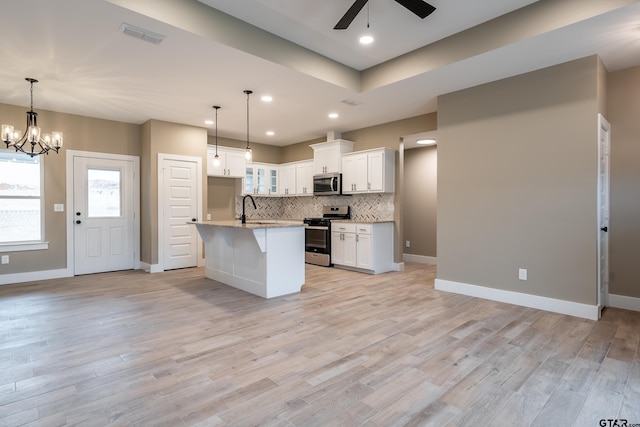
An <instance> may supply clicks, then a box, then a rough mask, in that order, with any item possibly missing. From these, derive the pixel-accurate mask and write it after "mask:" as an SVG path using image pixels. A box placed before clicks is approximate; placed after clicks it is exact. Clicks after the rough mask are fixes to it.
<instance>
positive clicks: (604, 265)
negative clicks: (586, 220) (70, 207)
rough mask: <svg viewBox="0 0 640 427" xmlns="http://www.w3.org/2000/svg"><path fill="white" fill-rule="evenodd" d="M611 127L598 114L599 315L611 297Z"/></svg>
mask: <svg viewBox="0 0 640 427" xmlns="http://www.w3.org/2000/svg"><path fill="white" fill-rule="evenodd" d="M610 132H611V125H610V124H609V122H608V121H607V120H606V119H605V118H604V117H603V116H602V115H601V114H598V158H599V161H598V227H599V231H598V315H600V314H601V313H602V309H603V308H604V307H606V306H607V305H608V296H609V149H610Z"/></svg>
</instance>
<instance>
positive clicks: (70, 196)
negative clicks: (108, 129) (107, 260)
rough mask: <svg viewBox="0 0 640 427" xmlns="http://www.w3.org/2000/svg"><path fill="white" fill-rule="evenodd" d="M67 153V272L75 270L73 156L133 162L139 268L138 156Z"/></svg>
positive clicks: (135, 265) (135, 246) (135, 256)
mask: <svg viewBox="0 0 640 427" xmlns="http://www.w3.org/2000/svg"><path fill="white" fill-rule="evenodd" d="M66 153H67V158H66V161H67V164H66V168H67V173H66V186H67V200H66V205H67V206H66V210H67V214H66V215H65V217H66V220H67V273H68V276H69V277H71V276H73V275H74V272H75V264H74V263H75V257H74V253H75V239H74V238H73V230H74V228H73V227H72V226H71V224H73V209H72V208H73V200H74V185H73V180H74V176H73V170H74V167H73V164H74V158H75V157H90V158H94V159H106V160H124V161H130V162H133V268H134V269H136V270H137V269H139V268H140V157H138V156H130V155H126V154H110V153H99V152H95V151H78V150H66Z"/></svg>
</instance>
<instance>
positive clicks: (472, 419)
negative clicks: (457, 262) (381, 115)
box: [0, 264, 640, 427]
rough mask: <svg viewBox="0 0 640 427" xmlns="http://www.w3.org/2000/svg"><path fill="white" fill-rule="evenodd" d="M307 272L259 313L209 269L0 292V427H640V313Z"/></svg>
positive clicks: (429, 270) (395, 278)
mask: <svg viewBox="0 0 640 427" xmlns="http://www.w3.org/2000/svg"><path fill="white" fill-rule="evenodd" d="M434 276H435V267H433V266H425V265H419V264H407V268H406V271H404V272H394V273H387V274H382V275H378V276H370V275H363V274H359V273H352V272H348V271H344V270H339V269H328V268H323V267H316V266H310V265H308V266H307V284H306V285H305V286H304V288H303V291H302V292H301V293H299V294H295V295H290V296H286V297H280V298H276V299H271V300H264V299H262V298H259V297H255V296H252V295H250V294H246V293H244V292H242V291H238V290H235V289H233V288H230V287H227V286H224V285H221V284H219V283H216V282H213V281H211V280H208V279H205V278H204V277H203V270H202V269H187V270H178V271H172V272H165V273H160V274H148V273H143V272H140V271H127V272H120V273H107V274H99V275H89V276H81V277H75V278H71V279H59V280H50V281H43V282H39V283H29V284H20V285H7V286H0V426H12V427H13V426H23V425H27V426H63V425H73V426H76V425H78V426H80V425H81V426H107V425H109V426H134V425H135V426H145V427H146V426H156V425H157V426H183V425H197V426H217V425H233V426H252V425H261V426H262V425H264V426H269V425H274V426H323V427H324V426H357V425H363V426H393V425H409V426H417V425H433V426H443V425H451V426H474V427H477V426H489V425H491V426H494V425H495V426H529V425H540V426H560V425H562V426H569V425H576V426H598V425H599V424H598V420H600V419H603V418H604V419H615V418H626V419H628V422H629V423H640V350H639V348H638V343H639V342H640V313H636V312H630V311H624V310H617V309H607V310H606V311H605V313H604V318H603V320H601V321H599V322H593V321H588V320H583V319H578V318H574V317H569V316H563V315H558V314H553V313H548V312H543V311H539V310H534V309H528V308H522V307H517V306H512V305H508V304H502V303H496V302H491V301H486V300H481V299H477V298H471V297H466V296H461V295H455V294H449V293H444V292H439V291H435V290H434V289H433V279H434Z"/></svg>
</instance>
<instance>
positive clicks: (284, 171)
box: [278, 163, 296, 196]
mask: <svg viewBox="0 0 640 427" xmlns="http://www.w3.org/2000/svg"><path fill="white" fill-rule="evenodd" d="M279 179H280V183H279V186H278V187H279V191H278V192H279V194H280V195H281V196H295V194H296V165H295V164H294V163H285V164H282V165H280V175H279Z"/></svg>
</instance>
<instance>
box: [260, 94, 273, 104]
mask: <svg viewBox="0 0 640 427" xmlns="http://www.w3.org/2000/svg"><path fill="white" fill-rule="evenodd" d="M260 99H261V100H262V101H263V102H271V101H273V97H272V96H271V95H262V97H261V98H260Z"/></svg>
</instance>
